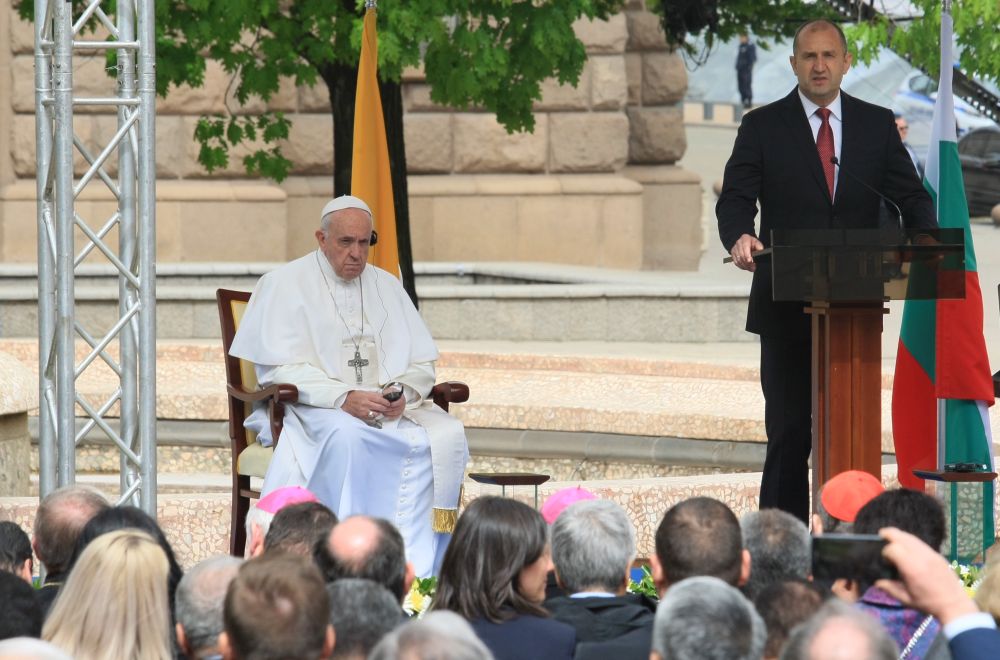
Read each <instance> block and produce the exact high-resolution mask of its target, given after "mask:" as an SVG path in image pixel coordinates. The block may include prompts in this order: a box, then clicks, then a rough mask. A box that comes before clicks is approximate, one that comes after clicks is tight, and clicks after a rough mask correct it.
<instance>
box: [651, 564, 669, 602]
mask: <svg viewBox="0 0 1000 660" xmlns="http://www.w3.org/2000/svg"><path fill="white" fill-rule="evenodd" d="M649 572H650V573H651V574H652V576H653V584H655V585H656V590H657V591H658V592H659V593H660V597H661V598H662V597H663V593H664V592H665V591H666V590H667V576H666V575H665V574H664V572H663V566H661V565H660V558H659V557H657V556H656V554H655V553H654V554H653V555H650V557H649Z"/></svg>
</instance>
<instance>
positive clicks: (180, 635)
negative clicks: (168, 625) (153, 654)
mask: <svg viewBox="0 0 1000 660" xmlns="http://www.w3.org/2000/svg"><path fill="white" fill-rule="evenodd" d="M174 633H175V634H176V635H177V648H179V649H180V650H181V651H182V652H183V653H184V655H191V651H193V650H194V649H189V648H188V639H187V635H186V634H185V633H184V626H182V625H181V624H179V623H175V624H174Z"/></svg>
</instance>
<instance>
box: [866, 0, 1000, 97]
mask: <svg viewBox="0 0 1000 660" xmlns="http://www.w3.org/2000/svg"><path fill="white" fill-rule="evenodd" d="M911 3H912V4H913V6H914V12H913V14H912V15H910V16H905V17H901V18H896V19H890V18H887V17H884V16H880V17H877V18H875V19H873V20H872V21H870V22H867V23H861V24H858V25H856V26H852V27H851V28H850V29H849V30H847V35H848V39H849V40H850V41H852V42H853V43H854V44H855V46H856V51H855V52H856V56H857V57H858V58H859V59H860V60H861V61H863V62H866V63H868V62H871V61H872V60H873V59H874V58H875V57H877V56H878V51H879V49H880V48H883V47H888V48H891V49H892V50H894V51H895V52H896V53H897V54H899V55H900V56H902V57H904V58H906V59H908V60H910V62H912V63H913V65H914V66H916V67H919V68H921V69H923V70H924V71H926V72H927V73H928V75H930V76H932V77H937V75H938V73H939V69H940V64H941V61H940V57H941V51H940V30H941V0H911ZM951 14H952V18H953V20H954V24H955V31H954V33H955V39H956V42H957V44H958V50H957V51H956V54H959V53H960V55H959V59H958V66H959V68H960V69H961V70H962V71H964V72H965V73H966V74H968V75H969V76H971V77H973V78H977V79H980V80H993V81H996V80H1000V33H998V32H997V29H996V26H997V25H998V24H1000V3H997V2H996V0H962V1H961V2H952V3H951Z"/></svg>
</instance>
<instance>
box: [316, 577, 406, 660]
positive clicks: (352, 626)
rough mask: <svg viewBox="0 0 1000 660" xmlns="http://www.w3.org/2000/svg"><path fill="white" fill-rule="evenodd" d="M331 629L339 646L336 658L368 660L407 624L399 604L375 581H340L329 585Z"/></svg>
mask: <svg viewBox="0 0 1000 660" xmlns="http://www.w3.org/2000/svg"><path fill="white" fill-rule="evenodd" d="M326 593H327V594H328V595H329V596H330V625H332V626H333V634H334V635H335V639H336V643H335V644H334V647H333V658H334V659H336V658H355V657H359V658H366V657H368V653H369V652H371V650H372V649H373V648H374V647H375V645H376V644H378V642H379V640H381V639H382V638H383V637H385V636H386V635H387V634H389V633H390V632H392V631H393V630H395V629H396V627H398V626H399V625H400V624H402V623H403V621H404V620H405V619H404V617H403V609H402V608H401V607H400V606H399V601H398V600H397V599H396V597H395V596H393V595H392V594H391V593H390V592H389V590H388V589H386V588H385V587H383V586H382V585H380V584H378V583H377V582H374V581H372V580H365V579H362V578H341V579H339V580H337V581H335V582H331V583H329V584H327V585H326Z"/></svg>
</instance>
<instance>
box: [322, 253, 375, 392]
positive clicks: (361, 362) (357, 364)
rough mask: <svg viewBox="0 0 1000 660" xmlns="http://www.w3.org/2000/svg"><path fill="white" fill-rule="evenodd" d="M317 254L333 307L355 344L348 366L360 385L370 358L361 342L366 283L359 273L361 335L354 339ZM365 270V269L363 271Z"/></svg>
mask: <svg viewBox="0 0 1000 660" xmlns="http://www.w3.org/2000/svg"><path fill="white" fill-rule="evenodd" d="M314 254H315V255H316V265H317V266H319V274H320V275H322V276H323V283H324V284H326V291H327V293H329V294H330V300H332V301H333V308H334V309H335V310H336V311H337V316H339V317H340V322H341V323H343V324H344V328H345V329H346V330H347V337H348V338H349V339H350V340H351V343H352V344H354V359H352V360H348V361H347V366H349V367H352V368H353V369H354V378H355V380H356V381H357V384H358V385H360V384H361V381H362V374H361V369H362V368H364V367H367V366H368V360H366V359H364V358H362V357H361V342H360V337H363V336H364V334H365V285H364V283H363V282H362V280H361V276H360V275H358V290H359V292H360V294H361V336H360V337H359V338H358V339H359V340H358V341H354V333H353V332H351V326H350V325H348V324H347V319H345V318H344V315H343V314H341V313H340V306H339V305H338V304H337V297H336V296H334V295H333V288H332V287H331V286H330V280H329V279H327V277H326V271H325V270H323V264H322V263H321V262H320V260H319V250H316V252H315V253H314ZM362 272H364V271H362Z"/></svg>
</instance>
